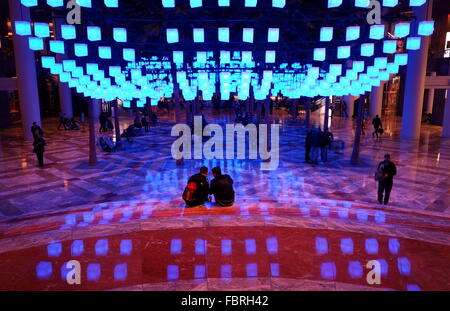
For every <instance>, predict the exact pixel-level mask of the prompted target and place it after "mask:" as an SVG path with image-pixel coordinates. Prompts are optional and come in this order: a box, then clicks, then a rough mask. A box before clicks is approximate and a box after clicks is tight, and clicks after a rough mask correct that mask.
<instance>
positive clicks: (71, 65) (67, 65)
mask: <svg viewBox="0 0 450 311" xmlns="http://www.w3.org/2000/svg"><path fill="white" fill-rule="evenodd" d="M62 63H63V69H64V71H73V70H74V69H75V67H76V66H77V63H76V62H75V61H74V60H72V59H65V60H63V62H62Z"/></svg>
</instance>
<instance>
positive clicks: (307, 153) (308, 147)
mask: <svg viewBox="0 0 450 311" xmlns="http://www.w3.org/2000/svg"><path fill="white" fill-rule="evenodd" d="M311 138H312V130H309V131H308V133H307V134H306V139H305V162H306V163H309V160H310V157H309V156H310V154H311V147H312V141H311Z"/></svg>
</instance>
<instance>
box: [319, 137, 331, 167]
mask: <svg viewBox="0 0 450 311" xmlns="http://www.w3.org/2000/svg"><path fill="white" fill-rule="evenodd" d="M331 137H332V134H331V133H330V132H329V131H328V130H325V132H320V134H319V141H320V143H319V144H320V159H321V160H322V162H324V163H325V162H327V161H328V148H329V147H330V144H331Z"/></svg>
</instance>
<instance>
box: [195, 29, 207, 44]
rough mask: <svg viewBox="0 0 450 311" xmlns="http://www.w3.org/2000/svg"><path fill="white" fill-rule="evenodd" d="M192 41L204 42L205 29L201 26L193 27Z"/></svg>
mask: <svg viewBox="0 0 450 311" xmlns="http://www.w3.org/2000/svg"><path fill="white" fill-rule="evenodd" d="M193 36H194V42H197V43H201V42H205V30H204V29H203V28H194V30H193Z"/></svg>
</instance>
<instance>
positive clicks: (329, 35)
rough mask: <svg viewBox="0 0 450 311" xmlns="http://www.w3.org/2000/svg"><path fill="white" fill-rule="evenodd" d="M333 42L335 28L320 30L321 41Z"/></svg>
mask: <svg viewBox="0 0 450 311" xmlns="http://www.w3.org/2000/svg"><path fill="white" fill-rule="evenodd" d="M331 40H333V27H322V28H320V41H331Z"/></svg>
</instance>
